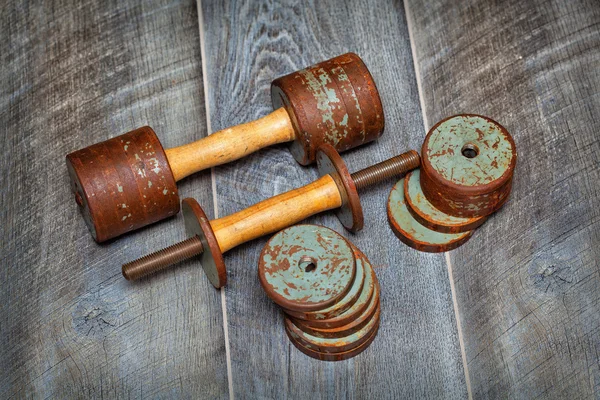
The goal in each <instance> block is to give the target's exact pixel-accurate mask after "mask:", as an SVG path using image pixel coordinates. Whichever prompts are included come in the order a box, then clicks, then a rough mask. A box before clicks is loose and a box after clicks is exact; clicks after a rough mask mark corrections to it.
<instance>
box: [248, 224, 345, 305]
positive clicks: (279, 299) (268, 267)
mask: <svg viewBox="0 0 600 400" xmlns="http://www.w3.org/2000/svg"><path fill="white" fill-rule="evenodd" d="M355 273H356V262H355V259H354V252H353V251H352V248H351V247H350V244H349V243H348V241H347V240H346V239H344V238H343V237H342V236H341V235H340V234H338V233H337V232H335V231H333V230H331V229H329V228H325V227H323V226H318V225H308V224H306V225H295V226H292V227H289V228H286V229H284V230H282V231H280V232H279V233H277V234H276V235H275V236H273V237H272V238H271V239H270V240H269V241H268V242H267V244H266V245H265V247H264V248H263V250H262V252H261V254H260V257H259V263H258V276H259V279H260V283H261V285H262V287H263V289H264V290H265V292H266V293H267V295H268V296H269V297H270V298H271V300H273V301H274V302H275V303H277V304H278V305H280V306H281V307H283V308H284V309H287V310H292V311H302V312H306V311H316V310H321V309H324V308H327V307H330V306H331V305H333V304H335V303H336V302H338V301H339V300H340V299H342V298H343V297H344V296H345V295H346V293H348V291H349V290H350V288H351V287H352V283H353V282H354V277H355Z"/></svg>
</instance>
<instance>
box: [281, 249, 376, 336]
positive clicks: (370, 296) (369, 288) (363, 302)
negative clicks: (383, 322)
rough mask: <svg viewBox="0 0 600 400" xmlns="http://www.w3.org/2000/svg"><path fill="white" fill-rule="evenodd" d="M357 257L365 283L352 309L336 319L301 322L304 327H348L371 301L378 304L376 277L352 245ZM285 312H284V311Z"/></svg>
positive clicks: (362, 256)
mask: <svg viewBox="0 0 600 400" xmlns="http://www.w3.org/2000/svg"><path fill="white" fill-rule="evenodd" d="M352 248H353V249H354V252H355V254H357V257H360V258H361V259H362V261H363V266H364V267H365V273H366V275H365V283H364V284H363V290H362V292H361V294H360V296H359V297H358V299H357V300H356V302H354V304H353V305H352V307H350V308H349V309H347V310H346V311H344V312H343V313H341V314H340V315H338V316H337V317H333V318H328V319H315V320H303V323H304V325H308V326H312V327H316V328H337V327H340V326H344V325H348V324H349V323H351V322H352V321H354V320H356V319H357V318H359V317H360V316H361V315H362V314H363V313H364V312H365V310H366V309H367V307H368V306H369V305H370V304H371V301H374V302H375V303H379V291H378V290H376V288H377V276H376V275H375V271H374V270H373V267H372V266H371V263H370V262H369V260H368V259H367V257H366V256H365V255H364V254H363V253H362V252H361V251H360V250H358V248H356V246H354V245H352ZM284 311H285V310H284Z"/></svg>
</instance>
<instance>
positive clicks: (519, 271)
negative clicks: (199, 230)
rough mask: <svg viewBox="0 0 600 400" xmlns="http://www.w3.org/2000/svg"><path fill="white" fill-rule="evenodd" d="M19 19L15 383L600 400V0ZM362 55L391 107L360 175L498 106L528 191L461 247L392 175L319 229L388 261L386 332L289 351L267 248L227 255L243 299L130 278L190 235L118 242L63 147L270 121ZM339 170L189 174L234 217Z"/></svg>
mask: <svg viewBox="0 0 600 400" xmlns="http://www.w3.org/2000/svg"><path fill="white" fill-rule="evenodd" d="M405 12H406V15H405ZM0 21H1V25H0V32H1V33H2V37H3V38H7V39H6V40H3V41H2V42H0V52H1V57H2V70H0V78H1V82H2V84H1V85H0V86H1V97H0V129H1V130H2V131H1V132H0V144H1V148H2V158H1V159H0V165H1V167H2V170H1V174H0V201H1V203H0V206H1V209H0V234H1V236H0V237H1V238H2V239H1V242H0V263H1V265H2V268H0V339H1V343H0V371H1V372H0V397H1V398H22V397H34V398H41V397H44V398H45V397H54V398H73V397H76V398H81V397H84V398H97V397H98V398H102V397H109V398H123V397H134V398H148V397H150V398H156V397H159V398H163V397H164V398H173V397H176V398H178V397H184V398H227V397H229V398H233V397H238V398H282V397H283V398H307V397H310V398H332V397H339V398H342V397H343V398H347V397H350V398H354V397H357V398H440V397H444V398H466V397H475V398H499V397H500V398H506V397H511V398H515V397H516V398H535V397H549V398H564V397H567V396H568V397H570V398H590V397H597V396H598V393H600V390H599V386H600V366H599V362H600V357H599V356H598V347H600V341H599V330H600V312H599V311H600V308H599V304H598V297H599V294H598V293H599V291H598V285H599V283H600V282H599V280H600V277H599V276H598V270H599V269H598V267H599V265H598V260H599V259H600V254H599V252H600V229H599V226H598V225H599V221H598V216H599V214H600V212H599V211H598V210H599V209H600V201H599V196H600V186H599V185H598V179H599V178H600V177H599V175H600V173H599V170H600V169H599V167H600V162H599V159H600V141H599V139H598V132H599V131H600V117H599V116H598V109H599V108H600V107H599V106H600V95H599V94H600V34H599V32H600V31H599V26H600V6H599V5H598V3H597V2H596V1H593V0H589V1H587V2H586V1H581V0H575V1H569V2H561V1H559V0H555V1H550V2H547V1H546V2H543V1H541V0H535V1H528V2H518V1H516V0H509V1H506V2H500V1H485V2H484V1H479V2H478V1H475V0H469V1H465V2H458V1H454V0H442V1H432V0H431V1H426V2H422V1H415V0H408V1H407V2H406V4H402V3H401V2H398V1H395V2H394V1H383V0H378V1H376V2H369V3H368V4H366V3H365V2H359V1H354V0H353V1H350V2H345V1H331V2H318V1H308V2H305V3H302V4H298V3H297V2H292V1H275V2H254V1H250V0H246V1H231V2H220V1H207V0H204V1H202V2H199V3H198V4H195V3H194V2H193V1H191V0H177V1H171V2H167V1H163V0H152V1H141V0H128V1H125V2H117V1H110V2H108V1H107V2H93V1H88V0H85V1H81V2H74V1H68V0H58V1H55V2H48V3H43V4H41V5H33V4H30V3H28V2H24V3H14V4H7V5H5V6H3V7H2V9H1V11H0ZM346 51H354V52H357V53H358V54H360V55H361V56H362V57H363V59H364V60H365V61H366V63H367V65H368V66H369V68H370V70H371V72H372V74H373V76H374V78H375V80H376V81H377V82H378V84H379V85H378V86H379V89H380V92H381V95H382V98H383V103H384V108H385V113H386V132H385V133H384V136H383V137H382V138H381V139H380V140H378V142H377V143H376V144H371V145H368V146H365V147H363V148H360V149H356V150H354V151H351V152H350V153H346V154H345V155H344V159H345V160H346V162H347V163H348V164H349V165H350V168H351V170H356V169H360V168H362V167H364V166H366V165H368V164H371V163H373V162H377V161H380V160H382V159H384V158H387V157H389V156H391V155H393V154H396V153H399V152H401V151H404V150H405V149H407V148H417V149H418V148H419V147H420V144H421V143H422V140H423V137H424V135H425V130H426V128H428V127H429V126H431V125H433V124H434V123H435V122H436V121H437V120H439V119H441V118H443V117H445V116H448V115H451V114H453V113H458V112H477V113H481V114H484V115H488V116H490V117H492V118H495V119H497V120H499V121H500V122H501V123H503V124H504V125H505V126H506V127H507V128H508V129H509V131H511V132H512V133H513V135H514V137H515V139H516V142H517V146H518V150H519V156H520V158H519V164H518V167H517V174H516V178H515V183H514V188H513V194H512V199H511V201H510V202H509V203H508V204H507V205H506V206H505V208H504V209H502V211H501V212H499V213H498V214H496V215H495V216H493V217H492V218H490V220H489V221H488V222H486V224H485V225H484V226H483V227H482V228H481V229H479V230H478V231H477V232H476V234H475V236H474V237H473V238H472V239H471V241H470V242H468V243H467V244H466V245H464V246H463V247H461V248H459V249H458V250H455V251H453V252H451V253H448V254H446V255H439V254H438V255H431V254H425V253H419V252H417V251H415V250H412V249H410V248H408V247H406V246H404V245H403V244H401V243H400V242H399V241H398V240H397V239H396V238H395V237H394V236H393V234H392V232H391V230H390V229H389V227H388V225H387V220H386V216H385V200H386V198H387V193H388V192H389V189H390V187H391V182H387V183H383V184H381V185H378V186H377V187H374V188H372V189H371V190H368V191H367V192H365V194H364V195H363V196H362V202H363V207H364V210H365V221H366V227H365V229H364V231H362V232H360V233H358V234H356V235H351V234H348V233H347V232H345V231H344V230H343V228H342V227H341V225H340V224H339V222H338V221H337V219H336V218H335V217H334V216H333V215H331V214H329V215H322V216H317V217H313V218H311V219H309V220H308V221H307V222H310V223H318V224H323V225H326V226H329V227H332V228H333V229H335V230H337V231H338V232H340V233H342V234H344V235H345V236H346V237H348V238H349V239H350V240H351V241H353V242H354V243H355V244H356V245H357V246H358V247H359V248H361V249H362V250H363V251H364V252H365V253H366V254H367V256H368V257H369V258H370V259H371V261H372V262H373V264H375V265H376V266H377V269H376V271H377V274H378V277H379V279H380V282H381V285H382V293H383V294H382V326H381V329H380V332H379V335H378V337H377V339H376V340H375V342H374V343H373V344H372V345H371V346H370V348H369V349H368V350H367V351H365V352H364V353H363V354H361V355H360V356H358V357H356V358H354V359H352V360H349V361H345V362H340V363H325V362H318V361H316V360H313V359H310V358H308V357H306V356H304V355H303V354H301V353H299V352H298V351H297V350H296V349H295V348H294V347H293V346H292V345H291V344H290V343H289V341H288V340H287V338H286V336H285V333H284V330H283V324H282V319H281V312H280V310H279V309H278V308H277V307H276V306H275V305H274V304H272V303H271V302H270V301H268V299H267V297H266V296H265V294H264V292H263V291H262V289H261V287H260V285H259V283H258V280H257V278H256V263H257V259H258V254H259V252H260V250H261V249H262V246H263V245H264V243H265V242H266V240H267V239H268V238H263V239H260V240H256V241H254V242H252V243H248V244H246V245H243V246H241V247H239V248H237V249H234V250H232V251H231V252H230V253H228V254H227V255H226V263H227V266H228V278H229V282H228V286H227V287H226V288H225V289H223V290H222V291H221V292H219V291H215V290H214V289H213V288H212V286H211V285H210V284H209V283H208V281H207V280H206V279H205V278H204V276H203V273H202V271H201V268H199V266H198V264H197V263H195V262H193V261H189V262H186V263H184V264H182V265H181V266H180V267H178V268H174V269H172V270H170V271H168V272H165V273H161V274H158V275H156V276H154V277H152V278H150V279H145V280H143V281H142V282H138V283H135V284H131V283H128V282H126V281H125V280H124V279H122V277H121V275H120V265H121V263H123V262H124V261H129V260H131V259H132V258H135V257H138V256H141V255H143V254H146V253H147V252H149V251H151V250H154V249H156V248H159V247H164V246H165V245H168V244H170V243H171V242H173V241H176V240H180V239H182V238H183V237H184V234H183V228H182V217H181V216H177V217H175V218H172V219H170V220H167V221H163V222H160V223H158V224H155V225H154V226H151V227H148V228H146V229H143V230H140V231H138V232H135V233H132V234H129V235H127V236H125V237H122V238H120V239H117V240H115V241H112V242H110V243H108V244H105V245H97V244H96V243H95V242H94V241H93V240H92V239H91V236H90V235H89V234H88V232H87V229H86V227H85V224H84V223H83V220H82V219H81V217H80V216H79V214H78V211H77V209H76V206H75V204H74V202H73V201H72V198H71V194H70V192H69V189H68V178H67V174H66V168H65V167H64V156H65V155H66V154H67V153H68V152H70V151H73V150H75V149H78V148H81V147H84V146H87V145H89V144H92V143H95V142H97V141H100V140H104V139H106V138H109V137H113V136H116V135H118V134H120V133H123V132H125V131H127V130H130V129H133V128H136V127H139V126H142V125H146V124H148V125H151V126H152V127H153V128H154V129H155V130H156V131H157V134H158V135H159V137H160V138H161V140H162V142H163V144H164V145H165V146H166V147H173V146H176V145H180V144H183V143H186V142H189V141H192V140H195V139H199V138H201V137H202V136H204V135H206V134H207V133H209V132H212V131H216V130H218V129H221V128H224V127H227V126H231V125H234V124H237V123H241V122H245V121H248V120H251V119H254V118H257V117H259V116H262V115H266V114H267V113H268V112H269V111H270V110H271V105H270V98H269V84H270V81H271V80H272V79H273V78H275V77H277V76H280V75H283V74H287V73H289V72H291V71H294V70H296V69H299V68H302V67H304V66H307V65H309V64H312V63H314V62H318V61H321V60H324V59H327V58H330V57H332V56H335V55H338V54H341V53H343V52H346ZM202 52H203V54H204V59H203V58H202V56H201V53H202ZM202 65H204V66H205V70H204V71H203V70H202ZM204 93H206V94H207V96H206V99H205V95H204ZM316 176H317V173H316V171H315V169H314V168H313V167H301V166H299V165H298V164H296V163H295V161H294V160H293V158H292V157H291V155H290V154H289V152H288V151H287V149H286V148H285V146H277V147H273V148H270V149H265V150H262V151H260V152H258V153H256V154H254V155H252V156H250V157H248V158H246V159H244V160H240V161H239V162H235V163H233V164H231V165H226V166H222V167H219V168H215V169H214V170H213V171H205V172H203V173H200V174H196V175H193V176H191V177H189V178H186V179H185V180H184V181H182V182H180V184H179V189H180V194H181V196H182V197H188V196H192V197H195V198H197V199H198V200H199V202H200V203H201V204H202V205H203V207H204V208H205V210H206V211H207V212H208V213H209V214H211V216H223V215H227V214H229V213H232V212H235V211H238V210H240V209H242V208H245V207H247V206H249V205H251V204H254V203H256V202H258V201H260V200H263V199H265V198H267V197H270V196H272V195H274V194H277V193H280V192H283V191H285V190H289V189H292V188H294V187H297V186H300V185H303V184H306V183H308V182H310V181H311V180H313V179H315V178H316ZM373 238H377V240H376V241H374V240H373ZM457 316H458V318H457Z"/></svg>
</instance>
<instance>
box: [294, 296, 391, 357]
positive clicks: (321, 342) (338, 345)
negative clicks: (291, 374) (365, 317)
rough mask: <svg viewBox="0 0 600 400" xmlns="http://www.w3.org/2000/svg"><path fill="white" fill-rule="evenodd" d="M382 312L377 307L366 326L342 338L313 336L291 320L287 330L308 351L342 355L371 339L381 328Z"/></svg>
mask: <svg viewBox="0 0 600 400" xmlns="http://www.w3.org/2000/svg"><path fill="white" fill-rule="evenodd" d="M380 312H381V310H380V308H379V307H377V310H376V311H375V314H373V316H372V317H371V319H370V320H369V322H368V323H367V324H366V325H364V326H363V327H362V328H360V329H359V330H358V331H356V332H352V333H350V334H347V335H345V336H340V337H327V338H323V337H318V336H314V335H311V334H310V333H307V332H304V331H303V330H301V329H300V328H298V327H297V326H296V325H295V324H294V323H293V322H292V320H290V319H289V318H285V329H286V331H287V333H288V335H289V336H290V337H291V338H293V340H294V341H295V342H296V343H298V344H300V345H301V346H302V347H304V348H306V349H309V350H313V351H318V352H321V353H342V352H345V351H350V350H352V349H355V348H357V347H359V346H360V345H361V344H363V343H364V342H366V341H367V340H368V339H369V338H370V337H371V335H372V334H373V333H374V332H375V331H376V330H377V328H378V327H379V316H380Z"/></svg>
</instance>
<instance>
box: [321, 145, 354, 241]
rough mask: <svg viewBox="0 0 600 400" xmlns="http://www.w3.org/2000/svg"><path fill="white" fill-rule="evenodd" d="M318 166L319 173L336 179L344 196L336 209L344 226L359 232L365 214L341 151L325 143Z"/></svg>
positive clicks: (341, 194) (351, 230) (341, 195)
mask: <svg viewBox="0 0 600 400" xmlns="http://www.w3.org/2000/svg"><path fill="white" fill-rule="evenodd" d="M317 167H318V169H319V175H321V176H324V175H329V176H331V177H332V178H333V180H334V181H335V184H336V185H337V187H338V190H339V192H340V197H341V198H342V205H341V206H340V207H339V208H338V209H336V210H335V214H336V216H337V217H338V218H339V220H340V222H341V223H342V225H344V228H346V229H348V230H349V231H350V232H358V231H360V230H361V229H362V228H363V226H364V221H365V219H364V215H363V210H362V206H361V204H360V197H359V196H358V191H357V190H356V185H355V184H354V180H353V179H352V175H351V174H350V172H349V171H348V167H346V163H344V160H342V157H340V155H339V153H338V152H337V151H336V150H335V149H334V148H333V146H331V145H329V144H323V145H321V146H320V147H319V150H318V151H317Z"/></svg>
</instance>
